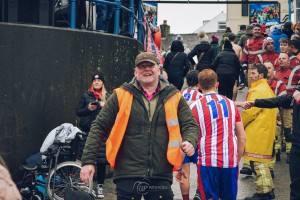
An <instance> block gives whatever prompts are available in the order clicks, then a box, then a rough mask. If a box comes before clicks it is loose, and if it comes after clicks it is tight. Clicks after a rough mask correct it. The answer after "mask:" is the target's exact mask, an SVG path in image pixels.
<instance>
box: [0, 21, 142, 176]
mask: <svg viewBox="0 0 300 200" xmlns="http://www.w3.org/2000/svg"><path fill="white" fill-rule="evenodd" d="M0 38H1V40H0V52H1V53H0V62H1V65H0V80H1V87H0V110H1V112H0V122H1V126H0V138H1V140H0V153H1V154H2V155H3V154H4V157H5V159H6V160H7V163H8V166H9V168H10V170H11V172H12V174H13V175H15V174H16V172H17V171H18V170H17V169H18V166H19V165H20V164H21V163H22V162H23V161H24V159H25V158H27V157H28V156H30V155H32V154H34V153H36V152H38V151H39V149H40V147H41V145H42V142H43V140H44V138H45V136H46V135H47V134H48V133H49V132H50V131H51V130H52V129H53V128H55V127H57V126H59V125H60V124H62V123H72V124H74V125H75V121H76V114H75V109H76V107H77V104H78V102H79V100H80V96H81V95H82V94H83V92H84V91H86V90H87V89H88V88H89V85H90V83H91V75H92V74H93V73H95V72H97V71H101V72H103V73H104V74H105V80H106V82H105V86H106V88H107V89H108V91H110V92H111V91H112V90H113V89H114V88H116V87H118V86H120V85H121V84H122V83H123V82H126V81H130V80H131V78H132V77H133V66H134V59H135V57H136V55H137V54H138V52H139V51H140V50H141V49H142V46H141V44H139V43H138V42H137V40H134V39H131V38H127V37H122V36H115V35H110V34H103V33H98V32H90V31H84V30H74V29H73V30H72V29H63V28H54V27H47V26H45V27H43V26H34V25H21V24H9V23H0Z"/></svg>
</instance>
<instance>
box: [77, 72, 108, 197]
mask: <svg viewBox="0 0 300 200" xmlns="http://www.w3.org/2000/svg"><path fill="white" fill-rule="evenodd" d="M104 82H105V81H104V76H103V74H102V73H97V74H94V75H93V76H92V84H91V86H90V88H89V89H88V91H86V92H84V93H83V95H82V96H81V99H80V101H79V103H78V106H77V109H76V114H77V116H78V117H80V122H79V128H80V129H81V130H82V131H84V132H86V133H89V132H90V128H91V124H92V122H93V121H94V120H95V119H96V117H97V115H98V114H99V112H100V110H101V109H102V107H103V106H104V104H105V102H106V100H107V99H108V97H109V94H108V93H107V91H106V89H105V86H104ZM105 141H106V139H105ZM105 141H104V142H103V143H102V144H101V147H100V150H99V153H98V159H97V172H98V173H97V181H98V185H97V190H96V197H97V198H104V195H103V184H104V180H105V173H106V165H107V164H108V162H107V159H106V150H105V149H106V146H105ZM84 144H85V140H84V142H83V143H82V145H81V147H82V149H83V147H84Z"/></svg>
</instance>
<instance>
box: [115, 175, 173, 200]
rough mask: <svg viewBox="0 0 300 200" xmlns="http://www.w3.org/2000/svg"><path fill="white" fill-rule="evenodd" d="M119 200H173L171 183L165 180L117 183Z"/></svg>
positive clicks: (121, 181) (129, 180)
mask: <svg viewBox="0 0 300 200" xmlns="http://www.w3.org/2000/svg"><path fill="white" fill-rule="evenodd" d="M115 183H116V191H117V196H118V198H117V199H118V200H137V199H138V200H140V199H141V198H142V196H143V197H144V199H145V200H159V199H164V200H172V199H173V196H174V194H173V192H172V189H171V182H170V181H167V180H163V179H143V178H128V179H119V180H116V181H115Z"/></svg>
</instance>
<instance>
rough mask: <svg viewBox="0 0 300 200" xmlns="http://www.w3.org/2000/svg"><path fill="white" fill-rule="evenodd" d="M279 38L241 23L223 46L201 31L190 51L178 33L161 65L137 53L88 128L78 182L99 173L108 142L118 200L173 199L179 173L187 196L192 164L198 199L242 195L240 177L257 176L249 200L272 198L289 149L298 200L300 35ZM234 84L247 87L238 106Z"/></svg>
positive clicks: (294, 196)
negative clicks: (126, 78) (277, 167)
mask: <svg viewBox="0 0 300 200" xmlns="http://www.w3.org/2000/svg"><path fill="white" fill-rule="evenodd" d="M284 27H286V25H285V26H284ZM290 28H291V29H292V27H290ZM275 30H276V32H280V31H281V28H279V26H276V27H275ZM273 35H274V34H273ZM277 35H278V34H277ZM281 35H282V37H272V33H271V34H270V35H264V34H263V33H262V31H261V26H260V25H259V24H254V25H252V26H248V27H247V26H245V25H242V26H241V30H240V31H239V33H237V34H236V35H235V34H234V33H232V32H231V30H230V28H228V32H227V33H225V36H224V38H222V39H221V40H220V41H221V42H220V43H219V38H218V37H217V36H216V35H213V36H212V39H211V42H210V39H209V38H208V36H207V34H206V33H205V32H204V31H200V32H199V34H198V36H199V40H200V42H199V44H197V45H196V46H195V47H194V48H192V50H191V51H189V52H188V53H187V54H186V53H185V52H186V51H185V50H186V48H185V45H184V44H183V39H182V37H181V36H178V37H177V38H176V39H175V40H174V41H173V42H172V45H171V50H170V51H169V52H168V53H167V54H166V56H165V62H164V64H163V65H161V67H160V64H161V63H160V61H159V60H158V59H157V57H156V56H155V55H154V54H152V53H149V52H143V53H140V54H139V55H138V56H137V57H136V60H135V67H134V78H133V79H132V80H131V81H130V82H129V83H124V84H123V85H122V86H121V87H120V88H118V89H116V90H115V91H114V92H113V93H112V95H111V97H110V98H109V99H108V101H107V103H106V104H105V105H104V106H103V109H102V111H101V112H100V114H99V115H98V116H97V117H96V119H95V121H94V122H93V123H92V125H91V130H90V132H89V136H88V138H87V141H86V145H85V149H84V152H83V157H82V164H83V168H82V171H81V178H82V180H83V181H84V182H86V181H87V179H88V177H89V176H93V175H94V173H95V168H94V163H95V159H96V157H97V152H98V151H97V150H98V149H99V147H100V146H101V143H102V142H103V141H104V140H105V138H108V139H107V141H106V151H107V152H106V155H107V160H108V162H109V163H110V165H111V167H112V168H114V175H113V180H114V183H115V184H116V194H117V197H118V199H141V197H142V196H143V197H144V199H173V193H172V190H171V184H172V180H173V175H174V176H175V178H176V180H177V181H179V183H180V189H181V192H182V198H183V199H184V200H186V199H189V197H190V194H189V190H190V183H189V181H190V180H189V179H190V178H189V177H190V176H191V174H190V163H195V164H197V169H198V170H197V171H198V173H197V175H198V183H197V184H198V187H197V191H196V194H195V196H194V199H236V198H237V188H238V176H239V173H240V174H245V175H252V174H254V175H255V176H256V178H257V180H256V182H255V184H256V193H255V194H253V196H251V197H246V198H245V199H246V200H269V199H275V197H276V195H275V190H274V183H273V178H274V176H275V173H274V164H275V161H276V159H277V160H280V153H281V151H282V148H283V144H284V146H285V148H286V153H287V160H286V162H287V163H289V164H290V173H291V199H299V198H300V194H299V191H298V190H297V188H299V187H300V186H299V174H296V169H295V168H296V166H297V164H299V150H300V149H299V145H300V143H299V134H300V132H299V130H298V129H299V127H298V125H297V124H299V123H297V119H298V116H297V114H299V113H298V110H299V104H300V102H299V99H300V94H299V91H298V90H297V88H298V87H299V84H300V66H299V58H300V56H299V55H300V54H299V52H300V51H299V48H300V39H299V36H298V35H295V34H292V35H291V34H290V35H289V36H287V35H284V34H283V33H282V34H281ZM289 37H290V38H289ZM275 43H279V49H280V50H279V51H280V52H277V51H276V49H275V46H274V45H275ZM298 54H299V55H298ZM297 56H298V57H297ZM185 80H186V82H187V86H186V85H185V84H184V81H185ZM238 84H239V89H243V88H245V87H246V89H248V94H247V97H246V98H247V99H246V101H245V102H235V100H236V95H237V89H236V88H237V86H238ZM180 91H181V92H180ZM276 96H277V97H276ZM268 98H271V99H268ZM293 99H294V100H293ZM238 106H240V107H243V108H245V110H243V111H242V112H241V114H240V111H239V110H238V109H237V107H238ZM293 106H294V109H293ZM259 107H261V108H259ZM263 107H266V108H263ZM271 108H274V109H271ZM292 111H294V112H292ZM292 114H293V116H292ZM274 152H275V153H274ZM242 157H243V162H244V165H243V168H242V169H241V170H239V168H238V166H239V162H240V160H241V158H242ZM173 171H177V172H176V173H174V174H173ZM143 186H147V187H143ZM141 188H143V189H141ZM233 188H234V189H233Z"/></svg>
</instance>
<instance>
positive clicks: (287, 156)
mask: <svg viewBox="0 0 300 200" xmlns="http://www.w3.org/2000/svg"><path fill="white" fill-rule="evenodd" d="M286 163H290V154H289V153H287V154H286Z"/></svg>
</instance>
